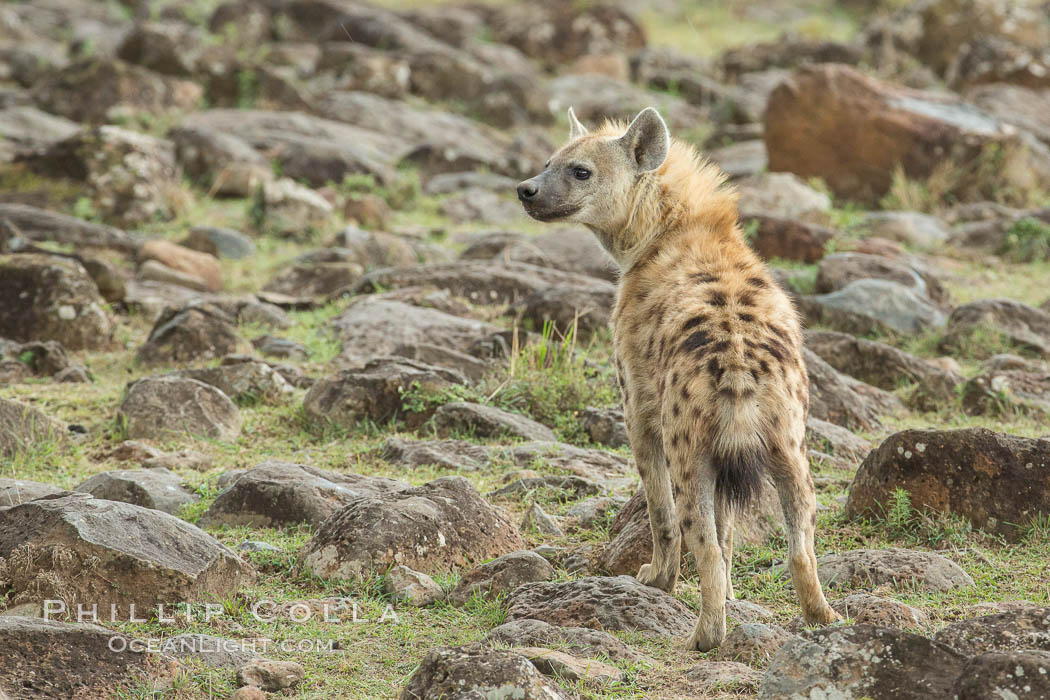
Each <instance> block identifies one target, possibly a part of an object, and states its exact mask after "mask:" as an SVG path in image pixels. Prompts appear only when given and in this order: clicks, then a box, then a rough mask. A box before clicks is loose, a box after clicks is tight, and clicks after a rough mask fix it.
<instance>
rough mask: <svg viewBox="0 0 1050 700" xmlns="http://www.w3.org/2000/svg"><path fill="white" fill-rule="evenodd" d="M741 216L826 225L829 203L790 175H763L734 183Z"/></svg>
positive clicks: (826, 198) (818, 193)
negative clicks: (738, 197) (738, 194)
mask: <svg viewBox="0 0 1050 700" xmlns="http://www.w3.org/2000/svg"><path fill="white" fill-rule="evenodd" d="M736 187H737V190H738V191H739V192H740V212H741V215H742V216H750V215H757V216H771V217H775V218H778V219H801V220H803V221H809V222H811V223H825V221H826V219H827V211H828V210H829V209H831V199H830V198H829V197H828V196H827V195H826V194H824V193H823V192H817V191H816V190H815V189H813V188H812V187H810V186H809V185H807V184H806V183H805V182H804V181H803V180H802V179H801V178H799V177H796V176H795V175H792V174H791V173H762V174H760V175H754V176H752V177H748V178H744V179H743V180H738V181H737V182H736Z"/></svg>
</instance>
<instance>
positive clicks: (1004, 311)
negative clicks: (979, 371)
mask: <svg viewBox="0 0 1050 700" xmlns="http://www.w3.org/2000/svg"><path fill="white" fill-rule="evenodd" d="M981 332H991V333H992V334H1001V335H1002V336H1003V337H1004V338H1005V339H1006V340H1007V341H1008V342H1010V343H1011V344H1013V345H1016V346H1017V347H1019V348H1023V349H1024V350H1027V351H1029V352H1032V353H1036V354H1039V355H1042V356H1044V357H1050V312H1047V311H1044V310H1042V309H1037V308H1035V307H1032V306H1028V305H1027V304H1022V303H1021V302H1019V301H1014V300H1013V299H981V300H979V301H972V302H970V303H969V304H963V305H962V306H959V307H956V308H955V309H954V310H953V311H952V313H951V316H949V317H948V329H947V331H946V332H945V334H944V338H943V339H942V341H941V348H942V349H943V350H948V351H956V352H966V353H967V354H978V355H979V354H980V353H981V349H980V347H979V345H974V344H973V343H970V342H968V341H969V340H970V338H971V337H972V336H974V335H975V334H979V333H981Z"/></svg>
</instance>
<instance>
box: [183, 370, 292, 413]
mask: <svg viewBox="0 0 1050 700" xmlns="http://www.w3.org/2000/svg"><path fill="white" fill-rule="evenodd" d="M172 374H173V375H174V376H177V377H185V378H187V379H196V380H197V381H199V382H204V383H205V384H210V385H212V386H213V387H215V388H216V389H218V390H219V391H221V392H222V393H224V394H226V395H227V396H228V397H230V398H231V399H233V400H234V401H236V402H238V403H241V404H253V403H257V402H276V401H279V400H280V399H283V398H285V397H287V396H288V395H289V394H291V393H292V392H293V391H294V389H293V388H292V385H291V384H289V383H288V381H287V380H286V379H285V378H284V377H283V376H281V373H280V372H278V371H277V370H276V369H274V368H273V367H271V366H270V365H268V364H266V363H265V362H253V361H248V362H231V363H229V364H223V365H220V366H219V367H203V368H201V369H182V370H177V371H175V372H173V373H172Z"/></svg>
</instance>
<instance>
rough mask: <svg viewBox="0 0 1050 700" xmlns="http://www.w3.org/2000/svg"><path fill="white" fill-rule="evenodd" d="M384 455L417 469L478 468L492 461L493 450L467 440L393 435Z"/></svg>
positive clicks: (392, 462)
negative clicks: (412, 438) (412, 437)
mask: <svg viewBox="0 0 1050 700" xmlns="http://www.w3.org/2000/svg"><path fill="white" fill-rule="evenodd" d="M380 456H381V457H382V458H383V459H385V460H386V461H388V462H390V463H391V464H395V465H399V466H403V467H408V468H409V469H413V468H415V467H422V466H439V467H442V468H445V469H451V470H454V471H477V470H478V469H481V468H482V467H483V466H485V465H487V464H489V462H490V460H491V458H490V455H489V450H488V449H487V448H485V447H482V446H480V445H475V444H473V443H471V442H467V441H466V440H404V439H402V438H390V439H389V440H387V441H386V442H385V443H384V444H383V447H382V450H381V452H380Z"/></svg>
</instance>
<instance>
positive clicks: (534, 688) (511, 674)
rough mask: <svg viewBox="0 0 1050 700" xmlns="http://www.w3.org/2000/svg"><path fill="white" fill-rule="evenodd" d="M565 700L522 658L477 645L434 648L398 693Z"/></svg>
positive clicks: (422, 697) (424, 697)
mask: <svg viewBox="0 0 1050 700" xmlns="http://www.w3.org/2000/svg"><path fill="white" fill-rule="evenodd" d="M490 697H492V698H498V697H513V698H515V700H568V698H569V697H570V696H569V695H568V694H567V693H566V692H565V691H563V690H562V689H561V687H560V686H558V685H557V684H556V683H554V682H553V681H549V680H547V679H546V678H545V677H544V676H543V674H541V673H540V672H539V671H538V670H537V669H536V667H535V666H533V665H532V663H530V662H529V660H528V659H527V658H525V657H524V656H522V655H520V654H517V653H515V652H513V651H509V650H507V651H504V650H497V649H488V648H485V647H482V646H480V645H472V646H465V647H438V648H436V649H432V650H431V651H429V652H428V653H427V655H426V656H425V657H423V660H422V661H421V662H420V664H419V668H417V669H416V671H415V673H413V674H412V677H411V678H409V679H408V682H407V683H406V685H405V687H404V688H403V689H402V690H401V695H400V698H401V700H442V699H443V698H444V699H449V698H464V700H466V698H490Z"/></svg>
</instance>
